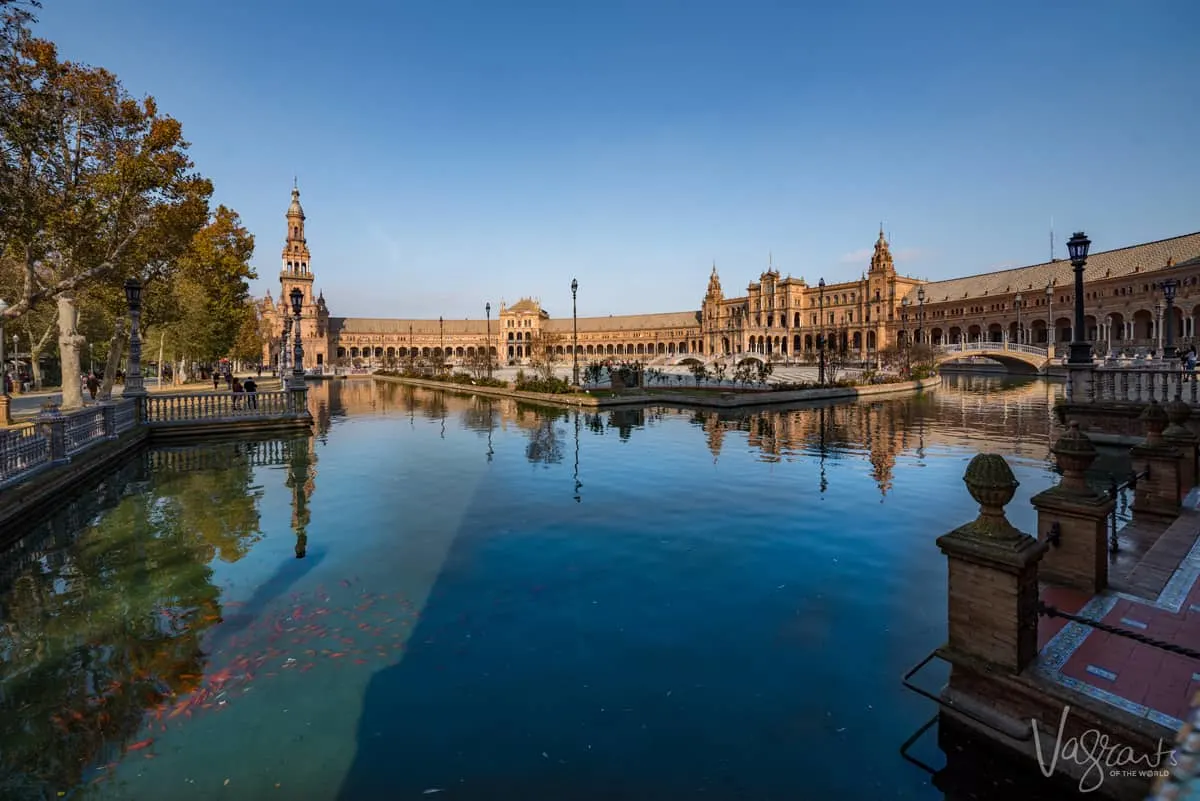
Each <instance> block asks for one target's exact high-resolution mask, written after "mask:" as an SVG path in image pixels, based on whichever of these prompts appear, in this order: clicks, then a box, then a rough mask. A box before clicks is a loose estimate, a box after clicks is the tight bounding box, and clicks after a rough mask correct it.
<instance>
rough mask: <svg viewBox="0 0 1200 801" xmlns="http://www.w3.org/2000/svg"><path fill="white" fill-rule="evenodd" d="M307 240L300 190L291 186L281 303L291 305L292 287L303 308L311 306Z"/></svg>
mask: <svg viewBox="0 0 1200 801" xmlns="http://www.w3.org/2000/svg"><path fill="white" fill-rule="evenodd" d="M309 259H310V254H309V252H308V240H307V239H305V238H304V209H303V208H302V207H301V206H300V190H299V188H297V187H296V186H295V185H294V184H293V185H292V202H291V205H289V206H288V210H287V241H286V242H285V243H284V245H283V264H282V267H281V271H280V273H279V283H280V286H281V288H282V289H283V298H282V299H283V302H284V303H286V304H288V305H289V306H290V305H291V302H292V300H291V294H292V289H293V288H294V287H299V289H300V291H301V292H303V293H304V308H305V310H306V311H307V309H308V308H309V307H310V306H312V305H313V302H314V301H313V292H312V290H313V274H312V267H311V265H310V262H309Z"/></svg>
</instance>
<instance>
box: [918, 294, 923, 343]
mask: <svg viewBox="0 0 1200 801" xmlns="http://www.w3.org/2000/svg"><path fill="white" fill-rule="evenodd" d="M924 333H925V287H920V288H919V289H917V344H918V345H920V344H921V338H922V336H923V335H924Z"/></svg>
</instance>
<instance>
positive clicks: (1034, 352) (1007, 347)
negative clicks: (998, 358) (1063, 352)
mask: <svg viewBox="0 0 1200 801" xmlns="http://www.w3.org/2000/svg"><path fill="white" fill-rule="evenodd" d="M938 350H939V351H940V352H942V353H983V352H985V351H990V352H992V353H996V352H998V351H1009V352H1012V353H1028V354H1029V355H1031V356H1042V357H1044V356H1046V353H1047V351H1046V348H1042V347H1038V346H1037V345H1024V344H1022V345H1018V344H1016V343H1014V342H956V343H954V344H952V345H939V346H938Z"/></svg>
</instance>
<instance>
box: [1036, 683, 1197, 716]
mask: <svg viewBox="0 0 1200 801" xmlns="http://www.w3.org/2000/svg"><path fill="white" fill-rule="evenodd" d="M1058 683H1059V684H1061V685H1062V686H1063V687H1066V688H1067V689H1068V690H1074V691H1075V692H1077V693H1079V694H1080V695H1086V696H1087V697H1089V698H1095V699H1096V700H1097V701H1103V702H1104V703H1106V704H1111V705H1112V706H1115V707H1116V708H1117V709H1123V710H1124V711H1126V712H1128V713H1129V714H1131V715H1133V716H1135V717H1139V718H1149V715H1150V710H1149V709H1147V708H1146V707H1144V706H1142V705H1141V704H1135V703H1134V702H1133V701H1130V700H1129V699H1127V698H1122V697H1121V696H1119V695H1117V694H1116V693H1111V692H1109V691H1108V690H1101V689H1100V688H1099V687H1093V686H1092V685H1090V684H1087V683H1085V682H1082V681H1080V680H1079V679H1072V678H1070V677H1069V676H1062V675H1060V676H1059V679H1058ZM1177 728H1178V727H1177Z"/></svg>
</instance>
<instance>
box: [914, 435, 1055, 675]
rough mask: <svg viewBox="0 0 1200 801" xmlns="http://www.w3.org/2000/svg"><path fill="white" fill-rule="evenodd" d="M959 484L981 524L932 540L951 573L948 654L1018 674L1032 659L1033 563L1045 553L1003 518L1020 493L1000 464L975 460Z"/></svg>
mask: <svg viewBox="0 0 1200 801" xmlns="http://www.w3.org/2000/svg"><path fill="white" fill-rule="evenodd" d="M963 481H964V482H965V483H966V485H967V490H968V491H969V492H970V493H971V497H972V498H974V499H975V500H976V501H977V502H978V503H979V517H978V518H976V519H975V520H974V521H972V522H970V523H967V524H966V525H964V526H959V527H958V528H956V529H955V530H953V531H951V532H950V533H948V534H943V535H942V536H941V537H938V540H937V544H938V547H939V548H940V549H941V550H942V553H944V554H946V558H947V561H948V563H949V571H950V573H949V578H950V581H949V623H950V626H949V629H950V639H949V642H948V643H947V647H946V654H947V657H948V658H950V659H952V660H953V659H954V658H955V657H959V658H964V659H967V660H973V661H979V662H982V663H984V664H987V665H991V666H993V667H995V668H997V669H999V671H1000V672H1002V673H1009V674H1015V673H1019V672H1021V670H1023V669H1024V668H1025V667H1026V666H1027V665H1029V663H1030V662H1032V661H1033V659H1034V658H1035V657H1036V656H1037V645H1038V643H1037V621H1038V560H1040V559H1041V558H1042V555H1043V554H1044V553H1045V552H1046V547H1047V546H1046V544H1045V543H1043V542H1038V541H1037V540H1035V539H1034V538H1033V537H1030V536H1029V535H1027V534H1023V533H1021V532H1020V531H1018V530H1017V529H1016V528H1014V527H1013V526H1012V524H1011V523H1009V522H1008V519H1007V518H1005V516H1004V506H1005V505H1006V504H1007V503H1008V502H1009V501H1011V500H1012V497H1013V493H1014V492H1015V491H1016V489H1017V486H1018V485H1017V480H1016V478H1015V477H1014V476H1013V472H1012V469H1011V468H1009V466H1008V462H1006V461H1004V457H1002V456H1000V455H999V454H995V453H981V454H979V455H978V456H976V457H975V458H974V459H972V460H971V463H970V464H969V465H968V466H967V472H966V475H964V476H963Z"/></svg>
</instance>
